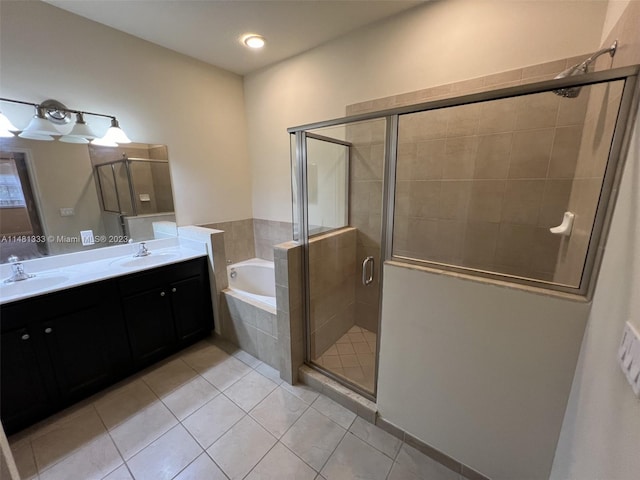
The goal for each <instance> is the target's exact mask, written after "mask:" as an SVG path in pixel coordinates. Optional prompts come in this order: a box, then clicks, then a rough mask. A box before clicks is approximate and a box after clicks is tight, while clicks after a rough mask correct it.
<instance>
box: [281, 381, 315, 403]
mask: <svg viewBox="0 0 640 480" xmlns="http://www.w3.org/2000/svg"><path fill="white" fill-rule="evenodd" d="M280 386H281V387H282V388H284V389H285V390H286V391H288V392H289V393H293V394H294V395H295V396H296V397H298V398H299V399H300V400H302V401H303V402H305V403H308V404H309V405H311V404H312V403H313V402H314V401H315V399H316V398H318V395H320V394H319V393H318V392H316V391H315V390H314V389H313V388H310V387H307V386H306V385H302V384H300V383H298V384H296V385H289V384H288V383H287V382H284V383H282V385H280Z"/></svg>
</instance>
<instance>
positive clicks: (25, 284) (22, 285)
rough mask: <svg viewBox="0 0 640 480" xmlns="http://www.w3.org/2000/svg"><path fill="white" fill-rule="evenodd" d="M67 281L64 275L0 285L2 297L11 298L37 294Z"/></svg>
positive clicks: (67, 278) (39, 277)
mask: <svg viewBox="0 0 640 480" xmlns="http://www.w3.org/2000/svg"><path fill="white" fill-rule="evenodd" d="M68 280H69V277H68V276H66V275H36V276H35V277H32V278H29V279H27V280H21V281H19V282H12V283H4V281H2V283H0V293H2V296H7V297H13V296H14V295H23V294H27V293H31V292H37V291H40V290H45V289H47V288H52V287H55V286H57V285H60V284H63V283H65V282H67V281H68Z"/></svg>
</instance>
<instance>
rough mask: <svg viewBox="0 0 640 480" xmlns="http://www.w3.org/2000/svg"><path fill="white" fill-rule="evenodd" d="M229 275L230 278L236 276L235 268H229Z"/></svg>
mask: <svg viewBox="0 0 640 480" xmlns="http://www.w3.org/2000/svg"><path fill="white" fill-rule="evenodd" d="M229 276H230V277H231V278H236V277H237V276H238V272H236V269H235V268H231V271H230V273H229Z"/></svg>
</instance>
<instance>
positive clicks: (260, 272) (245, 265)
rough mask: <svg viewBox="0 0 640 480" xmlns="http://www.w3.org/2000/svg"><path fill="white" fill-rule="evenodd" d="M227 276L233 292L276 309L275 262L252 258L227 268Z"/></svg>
mask: <svg viewBox="0 0 640 480" xmlns="http://www.w3.org/2000/svg"><path fill="white" fill-rule="evenodd" d="M234 272H235V275H234ZM227 275H228V277H229V288H230V289H231V290H233V291H234V292H237V293H239V294H241V295H245V296H247V297H249V298H251V299H253V300H257V301H258V302H262V303H266V304H267V305H269V306H271V307H272V308H274V309H275V308H276V279H275V270H274V268H273V262H269V261H268V260H263V259H261V258H252V259H250V260H245V261H244V262H238V263H234V264H233V265H229V266H228V267H227Z"/></svg>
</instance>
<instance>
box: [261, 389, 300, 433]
mask: <svg viewBox="0 0 640 480" xmlns="http://www.w3.org/2000/svg"><path fill="white" fill-rule="evenodd" d="M307 408H309V405H308V404H306V403H305V402H303V401H302V400H300V399H299V398H298V397H296V396H295V395H294V394H292V393H290V392H288V391H287V390H285V389H284V388H282V387H278V388H276V389H275V390H274V391H273V392H271V393H270V394H269V395H268V396H267V398H265V399H264V400H263V401H262V402H260V403H259V404H258V405H257V406H256V407H255V408H254V409H253V410H251V416H252V417H253V418H254V419H255V420H257V421H258V423H260V424H261V425H262V426H263V427H264V428H266V429H267V430H268V431H269V433H271V434H272V435H274V436H275V437H276V438H280V437H282V435H284V434H285V432H286V431H287V430H288V429H289V427H291V425H293V424H294V423H295V421H296V420H298V418H300V415H302V414H303V413H304V411H305V410H306V409H307Z"/></svg>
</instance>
